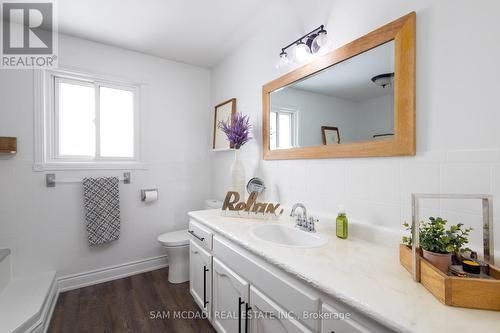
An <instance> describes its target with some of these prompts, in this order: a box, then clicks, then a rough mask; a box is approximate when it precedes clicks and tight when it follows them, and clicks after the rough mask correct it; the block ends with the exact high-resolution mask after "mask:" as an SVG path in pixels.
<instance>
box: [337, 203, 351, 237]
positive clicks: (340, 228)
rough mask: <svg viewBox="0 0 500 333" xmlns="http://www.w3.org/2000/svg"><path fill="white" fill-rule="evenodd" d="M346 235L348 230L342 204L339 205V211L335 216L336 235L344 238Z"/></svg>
mask: <svg viewBox="0 0 500 333" xmlns="http://www.w3.org/2000/svg"><path fill="white" fill-rule="evenodd" d="M348 235H349V230H348V222H347V216H346V215H345V208H344V206H339V213H338V216H337V237H339V238H342V239H346V238H347V236H348Z"/></svg>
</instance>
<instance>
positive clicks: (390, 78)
mask: <svg viewBox="0 0 500 333" xmlns="http://www.w3.org/2000/svg"><path fill="white" fill-rule="evenodd" d="M372 82H373V83H375V84H376V85H377V86H380V87H382V88H385V87H387V86H389V87H391V86H392V83H393V82H394V73H385V74H380V75H377V76H374V77H372Z"/></svg>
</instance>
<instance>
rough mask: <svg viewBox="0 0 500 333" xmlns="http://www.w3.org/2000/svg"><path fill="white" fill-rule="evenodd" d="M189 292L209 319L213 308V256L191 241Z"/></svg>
mask: <svg viewBox="0 0 500 333" xmlns="http://www.w3.org/2000/svg"><path fill="white" fill-rule="evenodd" d="M189 291H190V293H191V295H192V296H193V299H194V301H195V302H196V303H197V304H198V306H199V307H200V309H202V310H204V311H206V312H207V314H208V316H209V318H210V314H211V308H212V255H211V254H210V253H208V252H207V251H205V250H204V249H202V248H201V246H199V245H197V244H196V243H195V242H194V241H193V240H190V241H189Z"/></svg>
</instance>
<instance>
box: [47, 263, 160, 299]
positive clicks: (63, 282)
mask: <svg viewBox="0 0 500 333" xmlns="http://www.w3.org/2000/svg"><path fill="white" fill-rule="evenodd" d="M167 266H168V263H167V256H165V255H164V256H158V257H153V258H149V259H143V260H137V261H132V262H129V263H125V264H121V265H116V266H111V267H106V268H101V269H97V270H93V271H88V272H83V273H78V274H74V275H67V276H61V277H59V278H58V279H57V282H58V287H59V292H65V291H68V290H73V289H78V288H82V287H87V286H91V285H94V284H98V283H102V282H107V281H111V280H116V279H120V278H124V277H127V276H131V275H135V274H140V273H144V272H149V271H153V270H155V269H160V268H164V267H167Z"/></svg>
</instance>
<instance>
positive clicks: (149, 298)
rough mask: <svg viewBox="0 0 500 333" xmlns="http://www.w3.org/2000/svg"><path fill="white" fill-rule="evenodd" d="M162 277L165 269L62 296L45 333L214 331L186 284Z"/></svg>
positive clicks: (182, 332) (201, 332) (205, 332)
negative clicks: (173, 282)
mask: <svg viewBox="0 0 500 333" xmlns="http://www.w3.org/2000/svg"><path fill="white" fill-rule="evenodd" d="M167 275H168V269H167V268H165V269H160V270H156V271H152V272H148V273H143V274H139V275H134V276H131V277H127V278H123V279H119V280H115V281H110V282H105V283H101V284H98V285H94V286H90V287H85V288H81V289H76V290H71V291H68V292H65V293H62V294H60V295H59V298H58V300H57V304H56V307H55V309H54V313H53V315H52V320H51V322H50V327H49V330H48V332H49V333H70V332H71V333H77V332H89V333H99V332H106V333H108V332H112V333H115V332H134V333H135V332H174V333H176V332H179V333H189V332H196V333H208V332H215V330H214V329H213V328H212V326H211V325H210V323H209V322H208V320H207V319H203V318H201V315H202V314H201V311H200V310H199V308H198V306H197V305H196V304H195V303H194V301H193V299H192V297H191V295H190V294H189V282H186V283H181V284H170V283H169V282H168V280H167ZM180 316H185V317H184V318H185V319H182V318H180ZM193 316H194V317H195V318H192V317H193ZM168 317H169V318H168ZM186 317H189V318H192V319H186Z"/></svg>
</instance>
